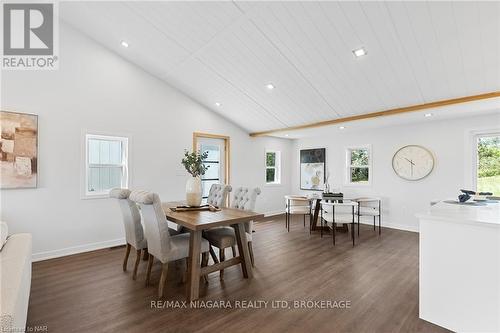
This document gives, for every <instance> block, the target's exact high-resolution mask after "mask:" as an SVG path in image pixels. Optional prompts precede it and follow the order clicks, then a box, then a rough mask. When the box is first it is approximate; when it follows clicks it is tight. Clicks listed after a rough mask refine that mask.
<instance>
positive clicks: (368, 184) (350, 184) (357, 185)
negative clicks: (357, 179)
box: [344, 182, 372, 187]
mask: <svg viewBox="0 0 500 333" xmlns="http://www.w3.org/2000/svg"><path fill="white" fill-rule="evenodd" d="M344 186H351V187H370V186H372V183H371V182H368V183H345V184H344Z"/></svg>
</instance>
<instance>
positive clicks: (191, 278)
mask: <svg viewBox="0 0 500 333" xmlns="http://www.w3.org/2000/svg"><path fill="white" fill-rule="evenodd" d="M190 233H191V237H190V238H189V267H188V290H187V298H188V300H189V301H194V300H196V299H198V297H199V292H200V265H201V262H200V254H201V231H193V230H192V231H190Z"/></svg>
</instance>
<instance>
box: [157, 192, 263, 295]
mask: <svg viewBox="0 0 500 333" xmlns="http://www.w3.org/2000/svg"><path fill="white" fill-rule="evenodd" d="M182 205H185V203H184V202H180V201H173V202H163V203H162V208H163V211H164V212H165V215H166V217H167V220H169V221H172V222H174V223H177V224H179V225H181V226H183V227H184V228H186V229H188V230H189V232H190V234H191V236H190V239H189V258H188V285H187V299H188V300H189V301H193V300H196V299H198V298H199V291H200V290H199V289H200V278H201V277H202V276H204V275H207V274H210V273H212V272H215V271H219V270H221V269H225V268H227V267H229V266H234V265H241V270H242V272H243V277H244V278H247V279H250V278H252V277H253V274H252V265H251V261H250V254H249V251H248V241H247V237H246V233H245V226H244V223H245V222H250V221H252V220H253V221H255V220H259V219H261V218H263V217H264V214H259V213H255V212H252V211H247V210H241V209H236V208H225V207H222V208H220V210H219V211H208V210H205V211H179V212H174V211H172V210H171V209H170V208H172V207H177V206H182ZM221 226H231V227H233V228H234V233H235V236H236V243H237V245H238V256H237V257H234V258H231V259H228V260H225V261H222V262H219V263H216V264H214V265H211V266H206V267H201V260H200V255H201V238H202V232H203V230H207V229H210V228H215V227H221Z"/></svg>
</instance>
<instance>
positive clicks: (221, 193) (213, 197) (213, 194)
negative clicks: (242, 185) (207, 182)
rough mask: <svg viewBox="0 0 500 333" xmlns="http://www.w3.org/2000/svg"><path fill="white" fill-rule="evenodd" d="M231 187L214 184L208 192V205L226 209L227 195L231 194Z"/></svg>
mask: <svg viewBox="0 0 500 333" xmlns="http://www.w3.org/2000/svg"><path fill="white" fill-rule="evenodd" d="M231 190H232V187H231V185H225V184H213V185H212V186H211V187H210V191H209V192H208V198H207V204H209V205H212V206H215V207H225V206H226V200H227V194H228V193H229V192H231Z"/></svg>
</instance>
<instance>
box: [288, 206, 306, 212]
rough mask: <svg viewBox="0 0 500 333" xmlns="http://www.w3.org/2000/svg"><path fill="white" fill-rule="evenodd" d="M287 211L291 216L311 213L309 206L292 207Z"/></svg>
mask: <svg viewBox="0 0 500 333" xmlns="http://www.w3.org/2000/svg"><path fill="white" fill-rule="evenodd" d="M287 211H288V213H290V214H309V213H310V212H311V210H310V209H309V206H290V208H288V210H287Z"/></svg>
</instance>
